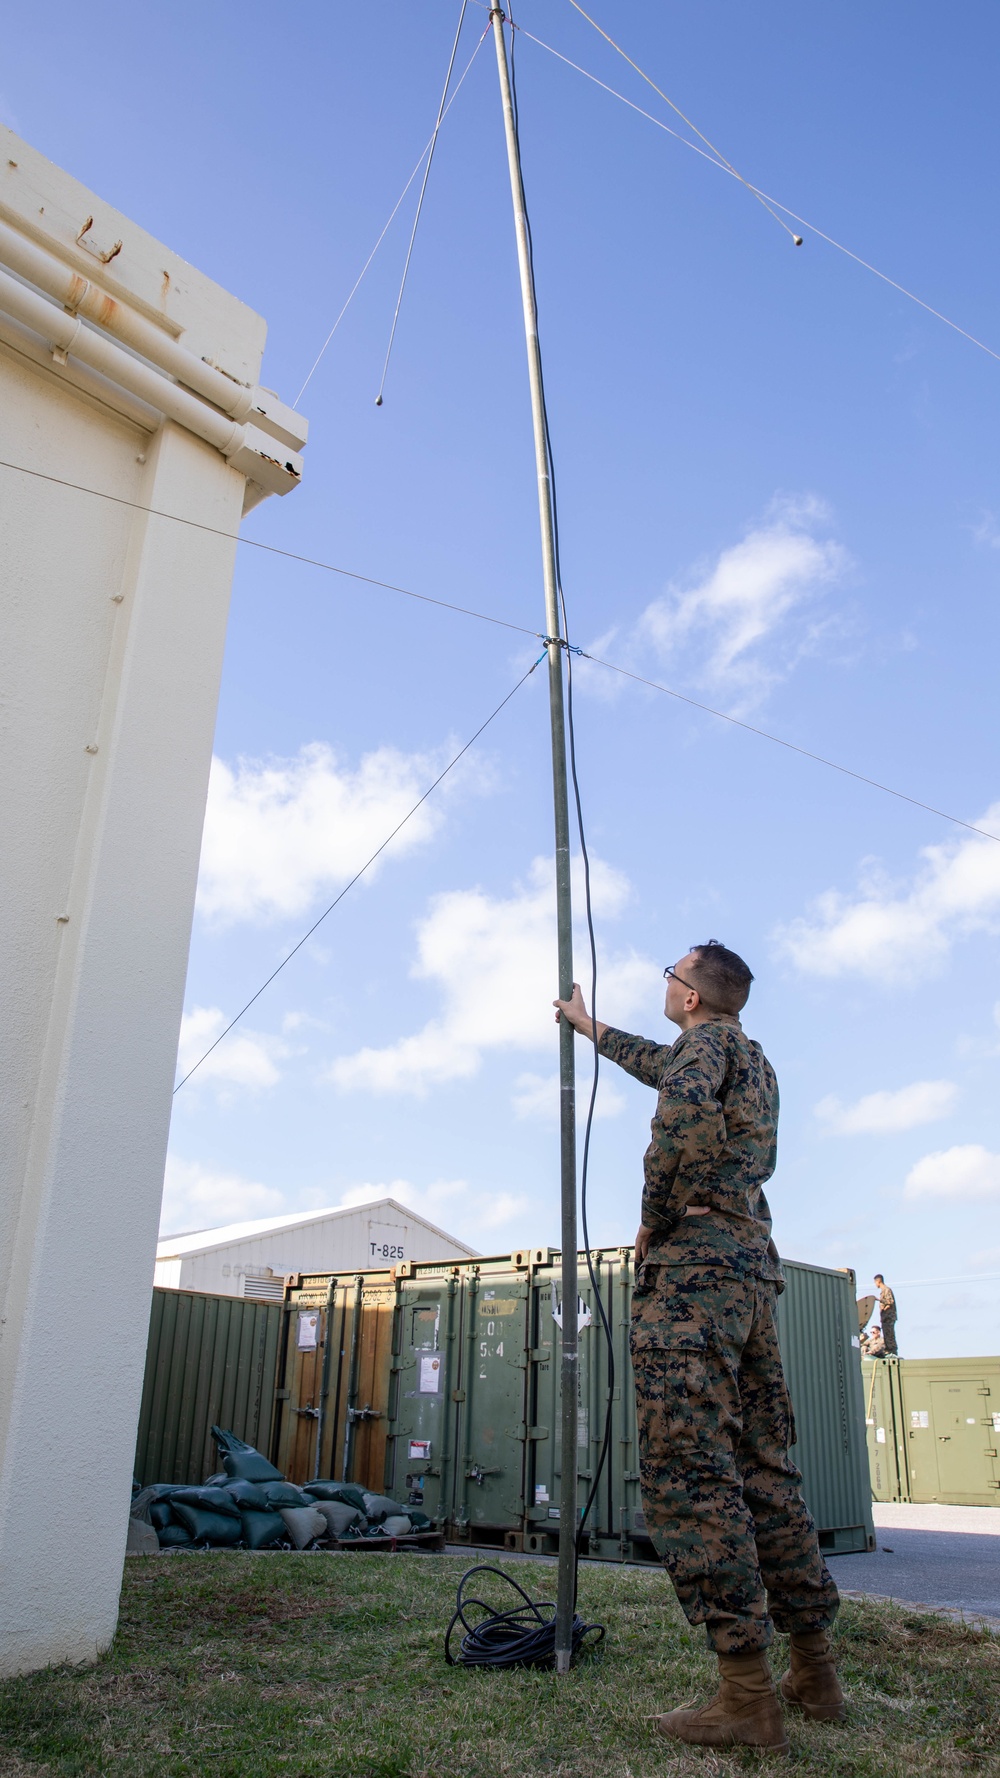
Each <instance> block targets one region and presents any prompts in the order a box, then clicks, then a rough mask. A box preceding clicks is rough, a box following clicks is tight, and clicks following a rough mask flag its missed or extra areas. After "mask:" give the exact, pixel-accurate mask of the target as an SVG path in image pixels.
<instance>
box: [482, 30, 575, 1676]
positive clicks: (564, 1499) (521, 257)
mask: <svg viewBox="0 0 1000 1778" xmlns="http://www.w3.org/2000/svg"><path fill="white" fill-rule="evenodd" d="M490 19H491V22H492V25H493V40H494V43H495V45H496V52H497V71H498V74H499V77H500V97H501V100H502V103H503V119H504V130H505V133H506V138H507V164H508V167H509V170H510V190H511V198H512V200H513V205H514V232H515V236H516V239H517V263H518V270H519V273H520V279H521V305H522V308H523V311H524V334H525V344H526V346H527V352H528V382H529V385H530V388H531V418H532V427H533V431H534V440H535V466H536V470H537V474H538V517H539V524H540V527H541V539H542V573H543V580H544V586H545V636H546V643H547V652H548V657H549V712H550V720H551V730H552V792H553V802H554V808H555V843H556V926H557V933H558V951H559V998H560V1000H568V999H569V998H570V996H571V995H572V992H573V909H572V899H571V890H570V852H569V794H568V784H567V772H566V715H565V706H564V696H563V654H564V652H565V647H564V644H565V638H564V637H563V633H562V627H561V620H560V612H559V594H558V577H557V573H556V545H555V526H554V522H553V508H552V480H551V476H550V473H549V454H548V448H547V441H546V427H545V398H544V391H543V383H542V358H541V349H540V346H539V342H538V312H537V307H536V303H535V279H534V272H533V269H532V263H531V245H530V237H529V231H528V218H527V212H526V209H525V201H524V185H523V183H522V179H521V153H520V145H519V143H518V135H517V124H516V121H515V115H514V101H513V95H512V93H511V82H510V69H509V67H508V64H507V44H506V39H505V37H504V24H505V22H506V20H505V15H504V12H503V10H502V8H501V7H499V6H494V7H493V9H492V11H491V12H490ZM559 1135H560V1143H559V1151H560V1184H561V1195H562V1226H561V1242H562V1379H561V1380H562V1417H561V1429H562V1451H561V1475H560V1486H559V1570H558V1588H557V1593H556V1636H555V1653H556V1672H557V1673H568V1672H569V1668H570V1662H571V1660H572V1657H573V1616H574V1611H575V1604H576V1600H575V1586H576V1542H577V1522H578V1516H579V1509H578V1506H577V1425H578V1401H579V1372H580V1364H579V1352H578V1345H577V1300H578V1299H577V1271H576V1260H577V1251H576V1249H577V1234H576V1085H575V1076H574V1056H573V1028H572V1026H571V1025H570V1024H569V1022H568V1020H566V1019H561V1020H560V1021H559Z"/></svg>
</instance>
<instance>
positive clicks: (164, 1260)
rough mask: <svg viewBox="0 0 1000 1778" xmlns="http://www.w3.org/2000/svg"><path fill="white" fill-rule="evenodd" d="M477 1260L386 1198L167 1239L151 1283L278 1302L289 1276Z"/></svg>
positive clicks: (461, 1244)
mask: <svg viewBox="0 0 1000 1778" xmlns="http://www.w3.org/2000/svg"><path fill="white" fill-rule="evenodd" d="M477 1257H478V1256H477V1254H476V1252H475V1249H474V1248H472V1247H466V1246H465V1244H464V1242H462V1241H456V1240H455V1237H454V1236H453V1235H446V1234H445V1232H444V1230H443V1229H439V1228H435V1226H434V1224H433V1223H432V1222H425V1220H424V1218H423V1217H422V1216H418V1215H417V1214H416V1212H415V1211H413V1210H407V1209H406V1207H405V1206H404V1205H403V1204H397V1203H396V1200H395V1199H394V1198H380V1199H379V1200H378V1201H377V1203H374V1204H359V1205H356V1206H354V1207H352V1208H350V1209H347V1210H305V1211H301V1212H299V1213H298V1214H295V1215H292V1216H267V1217H265V1218H264V1219H263V1220H262V1221H258V1222H232V1223H229V1224H228V1226H227V1227H225V1228H220V1229H200V1230H198V1231H197V1232H196V1233H193V1234H188V1235H166V1236H164V1237H163V1239H162V1240H161V1241H160V1242H159V1243H158V1245H157V1249H156V1267H155V1270H154V1273H153V1283H154V1284H157V1285H159V1286H160V1287H161V1288H165V1289H167V1290H200V1291H206V1292H208V1293H209V1294H210V1295H212V1296H246V1297H257V1298H260V1299H263V1300H267V1299H273V1300H277V1301H280V1299H281V1297H282V1295H283V1293H284V1281H285V1278H286V1276H287V1274H288V1273H289V1272H362V1271H364V1272H370V1271H375V1270H380V1269H382V1268H383V1267H386V1266H394V1265H398V1264H399V1262H400V1260H404V1259H414V1260H434V1259H456V1260H462V1259H476V1258H477Z"/></svg>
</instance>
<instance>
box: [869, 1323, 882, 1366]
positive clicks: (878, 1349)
mask: <svg viewBox="0 0 1000 1778" xmlns="http://www.w3.org/2000/svg"><path fill="white" fill-rule="evenodd" d="M865 1356H866V1357H867V1358H884V1357H885V1340H884V1339H883V1338H882V1329H881V1328H880V1327H879V1325H878V1322H877V1321H876V1323H875V1326H874V1327H870V1328H869V1329H868V1343H867V1345H866V1346H865Z"/></svg>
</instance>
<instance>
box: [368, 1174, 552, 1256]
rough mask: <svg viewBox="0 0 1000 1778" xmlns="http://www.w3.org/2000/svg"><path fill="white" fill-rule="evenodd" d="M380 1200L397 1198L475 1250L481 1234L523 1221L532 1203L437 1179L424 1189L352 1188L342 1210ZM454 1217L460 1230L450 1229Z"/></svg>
mask: <svg viewBox="0 0 1000 1778" xmlns="http://www.w3.org/2000/svg"><path fill="white" fill-rule="evenodd" d="M379 1198H395V1200H396V1202H397V1203H398V1204H403V1205H405V1207H406V1209H408V1210H414V1211H416V1213H417V1215H418V1216H422V1217H424V1218H425V1220H426V1221H427V1222H432V1223H434V1224H435V1225H436V1226H437V1227H438V1228H443V1229H444V1232H445V1233H446V1234H449V1235H454V1236H455V1239H456V1240H457V1241H462V1242H464V1243H465V1245H466V1246H467V1247H473V1246H475V1244H476V1236H477V1234H478V1233H479V1232H480V1231H482V1232H486V1233H492V1232H493V1231H494V1230H497V1229H503V1228H505V1227H507V1226H508V1225H510V1224H511V1223H515V1222H517V1220H518V1218H521V1219H523V1218H524V1217H525V1216H526V1215H527V1212H528V1208H529V1202H530V1200H529V1199H528V1198H527V1197H524V1196H522V1195H519V1194H517V1193H516V1192H507V1191H499V1192H496V1193H494V1194H493V1195H492V1196H490V1195H489V1194H486V1193H483V1192H479V1191H474V1190H473V1187H472V1186H471V1185H470V1184H469V1181H468V1180H467V1179H438V1180H434V1181H433V1182H432V1183H431V1184H430V1185H426V1186H422V1187H421V1186H416V1185H411V1183H410V1181H409V1180H408V1179H391V1180H390V1181H389V1182H388V1183H387V1184H384V1185H376V1184H370V1185H352V1186H349V1187H348V1189H347V1190H346V1191H345V1192H344V1193H342V1195H341V1198H340V1201H339V1207H340V1208H342V1209H353V1208H354V1207H355V1206H358V1205H363V1204H371V1203H375V1202H377V1201H378V1199H379ZM455 1216H457V1217H461V1218H462V1219H463V1220H462V1226H461V1227H460V1228H458V1227H454V1226H449V1218H450V1217H455Z"/></svg>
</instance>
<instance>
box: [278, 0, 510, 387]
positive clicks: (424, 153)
mask: <svg viewBox="0 0 1000 1778" xmlns="http://www.w3.org/2000/svg"><path fill="white" fill-rule="evenodd" d="M488 34H489V26H488V25H487V27H486V30H485V31H484V32H483V35H482V36H481V37H480V39H479V42H478V43H477V44H476V47H475V49H474V50H473V52H472V54H471V56H470V57H469V60H468V61H467V62H466V64H465V67H464V68H463V69H462V72H461V74H460V75H459V77H458V79H457V81H456V82H455V90H454V92H453V93H452V95H451V98H450V99H449V100H448V103H447V105H445V106H444V108H443V110H442V111H441V113H440V115H439V117H438V120H437V123H436V124H435V125H434V129H433V130H432V132H431V134H430V136H429V137H428V139H427V141H426V142H425V143H424V146H423V148H422V150H421V152H420V156H419V158H418V160H417V164H416V166H415V167H414V169H413V172H412V173H411V174H410V177H409V178H408V180H407V181H406V184H405V185H404V186H403V189H402V191H401V192H400V194H399V196H398V198H397V199H396V202H395V203H394V204H393V206H392V209H391V210H390V212H389V215H388V218H387V220H386V223H385V226H384V227H383V229H382V232H381V234H380V235H379V237H378V239H377V241H376V242H375V245H374V247H373V248H372V250H371V252H370V253H369V255H368V258H367V259H366V260H365V263H364V265H363V266H362V267H361V270H360V272H359V273H358V275H357V277H356V278H355V280H354V283H353V284H352V285H351V288H350V290H349V291H348V294H347V299H346V301H345V303H344V306H343V308H342V309H341V311H340V313H339V315H338V316H337V319H336V321H335V322H334V324H333V326H332V327H331V329H330V331H329V333H328V334H327V336H326V339H325V340H324V341H323V344H322V345H321V347H320V349H319V351H318V352H317V354H316V357H315V358H314V359H313V362H312V366H311V368H310V371H309V375H308V376H307V377H306V380H305V382H304V383H303V385H302V387H301V389H300V390H299V392H298V394H297V395H296V397H295V400H294V401H293V403H292V406H293V407H296V408H297V407H298V405H299V402H300V401H301V400H302V397H303V395H304V394H305V392H306V390H307V389H308V387H309V384H310V383H311V382H312V379H313V377H314V375H315V373H316V371H317V370H318V369H319V366H320V363H321V362H322V359H323V356H324V353H325V352H326V349H327V346H328V345H329V344H330V341H331V340H332V339H333V336H334V334H335V333H336V331H337V329H338V327H339V326H340V323H341V322H342V321H343V319H344V316H345V315H346V314H347V311H348V309H349V308H350V306H351V304H352V302H353V301H354V298H355V296H356V295H357V292H358V290H359V288H360V285H361V282H362V280H363V278H364V276H365V273H366V272H367V270H368V267H369V266H370V265H371V263H372V260H373V259H374V258H375V255H376V253H377V252H378V250H379V248H380V247H381V245H382V242H383V241H384V240H385V237H386V235H387V234H388V233H389V229H390V227H391V225H392V223H393V222H394V221H395V219H396V215H397V212H398V211H399V207H400V205H401V204H402V202H403V199H404V198H405V196H406V194H407V192H408V191H409V189H410V186H411V185H412V184H413V181H414V179H415V178H416V176H417V174H418V173H419V171H420V169H421V167H422V166H423V164H424V161H425V160H427V170H428V172H429V171H430V160H429V158H428V157H429V156H430V155H432V154H433V153H434V145H435V143H436V142H437V138H438V131H439V130H440V128H441V125H442V124H443V122H444V120H445V118H446V117H447V115H448V113H449V111H450V110H451V108H452V106H453V105H454V103H455V100H456V99H457V98H458V95H459V93H460V92H461V90H462V86H463V84H464V81H465V77H466V75H467V74H468V72H469V69H470V68H471V67H472V64H473V62H474V61H475V59H476V57H477V55H478V54H479V51H480V50H481V49H482V47H483V44H484V43H485V41H486V38H487V36H488ZM455 47H456V49H457V47H458V40H457V38H456V40H455ZM452 59H453V60H454V56H453V58H452ZM448 77H449V79H450V78H451V67H450V66H449V69H448ZM425 185H426V179H425ZM420 203H421V204H422V203H423V191H421V194H420ZM419 215H420V205H419V204H418V206H417V216H418V218H419ZM416 226H417V225H416V222H415V223H414V225H413V229H414V233H416ZM412 248H413V241H412V238H411V241H410V249H411V251H412ZM408 264H409V254H407V265H408ZM404 282H405V273H404ZM400 297H402V290H400ZM397 313H398V306H397ZM393 327H394V328H395V322H394V323H393ZM390 344H391V342H390ZM386 363H388V358H387V359H386ZM384 375H385V373H384V372H383V378H384Z"/></svg>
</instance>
